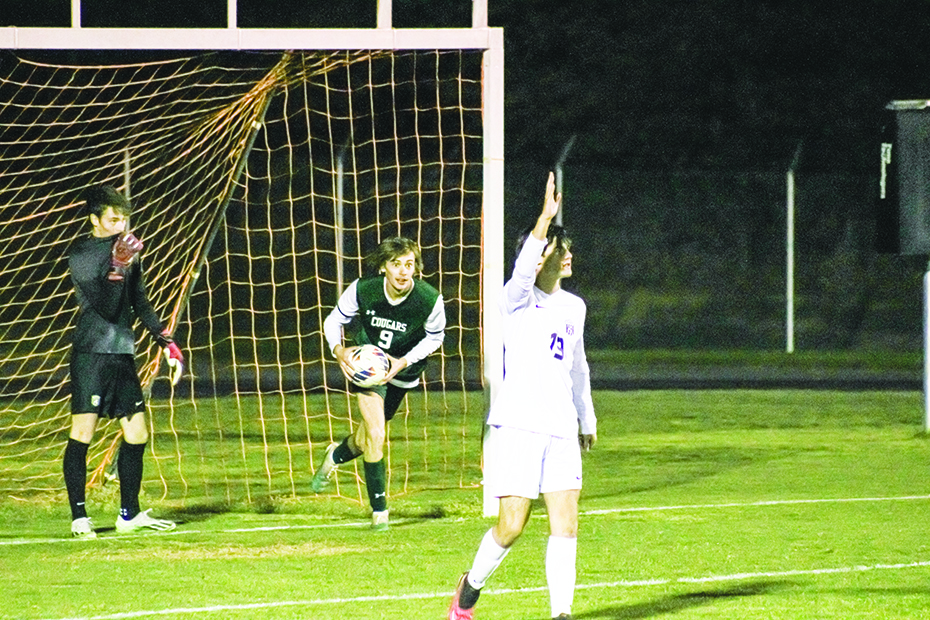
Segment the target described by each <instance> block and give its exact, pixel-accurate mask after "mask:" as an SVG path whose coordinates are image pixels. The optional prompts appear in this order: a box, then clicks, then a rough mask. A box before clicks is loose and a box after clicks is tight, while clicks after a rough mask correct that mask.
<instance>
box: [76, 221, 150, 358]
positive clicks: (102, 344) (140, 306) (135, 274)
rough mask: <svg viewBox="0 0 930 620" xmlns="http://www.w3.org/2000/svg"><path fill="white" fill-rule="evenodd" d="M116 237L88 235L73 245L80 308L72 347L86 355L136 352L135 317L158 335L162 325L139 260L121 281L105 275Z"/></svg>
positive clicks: (108, 267)
mask: <svg viewBox="0 0 930 620" xmlns="http://www.w3.org/2000/svg"><path fill="white" fill-rule="evenodd" d="M115 240H116V235H114V236H112V237H87V238H84V239H81V240H79V241H77V242H76V243H75V244H74V245H73V246H72V248H71V253H70V255H69V258H68V267H69V269H70V271H71V282H72V283H73V284H74V289H75V292H76V294H77V300H78V304H79V305H80V311H79V313H78V319H77V324H76V325H75V329H74V336H73V338H72V342H71V346H72V349H73V350H74V351H81V352H85V353H128V354H130V355H131V354H133V353H135V336H134V334H133V331H132V326H133V323H134V320H135V318H137V317H138V319H139V320H140V321H141V322H142V324H143V325H144V326H145V328H146V329H147V330H148V331H149V332H150V333H151V334H152V336H153V337H155V338H156V339H158V338H159V336H160V334H161V331H162V325H161V321H160V320H159V318H158V315H156V314H155V310H154V308H152V304H151V302H149V299H148V295H147V294H146V292H145V280H144V277H143V274H142V265H141V261H140V260H138V259H137V260H136V261H134V262H133V264H132V265H131V266H130V267H129V268H128V269H127V270H126V273H125V277H124V278H123V279H122V280H119V281H112V280H109V279H107V272H108V271H109V270H110V255H111V252H112V249H113V242H114V241H115Z"/></svg>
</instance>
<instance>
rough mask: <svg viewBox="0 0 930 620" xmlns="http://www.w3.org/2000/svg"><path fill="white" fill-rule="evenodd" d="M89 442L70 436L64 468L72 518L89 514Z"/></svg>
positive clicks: (80, 517) (79, 517)
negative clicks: (87, 501)
mask: <svg viewBox="0 0 930 620" xmlns="http://www.w3.org/2000/svg"><path fill="white" fill-rule="evenodd" d="M88 447H89V445H88V444H86V443H84V442H82V441H78V440H77V439H71V438H70V437H69V438H68V445H67V446H66V447H65V457H64V462H63V463H62V469H64V473H65V488H66V489H68V504H70V505H71V520H72V521H73V520H74V519H83V518H84V517H86V516H87V506H86V505H85V500H86V498H87V448H88Z"/></svg>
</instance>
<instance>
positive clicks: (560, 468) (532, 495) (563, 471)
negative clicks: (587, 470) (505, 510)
mask: <svg viewBox="0 0 930 620" xmlns="http://www.w3.org/2000/svg"><path fill="white" fill-rule="evenodd" d="M484 484H485V486H486V487H487V489H488V491H489V492H490V493H491V495H492V496H493V497H506V496H510V495H515V496H517V497H526V498H529V499H536V498H537V497H539V494H540V493H551V492H553V491H568V490H570V489H580V488H581V446H579V445H578V438H577V437H572V438H571V439H568V438H565V437H553V436H552V435H542V434H540V433H532V432H530V431H524V430H520V429H516V428H509V427H506V426H492V427H491V429H490V432H489V433H488V437H487V439H486V440H485V442H484Z"/></svg>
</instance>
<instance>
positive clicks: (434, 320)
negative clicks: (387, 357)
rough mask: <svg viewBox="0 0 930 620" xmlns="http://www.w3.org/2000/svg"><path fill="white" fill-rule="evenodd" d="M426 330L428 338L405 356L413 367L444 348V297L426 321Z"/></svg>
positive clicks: (439, 299) (439, 300)
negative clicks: (440, 348)
mask: <svg viewBox="0 0 930 620" xmlns="http://www.w3.org/2000/svg"><path fill="white" fill-rule="evenodd" d="M424 328H425V330H426V336H425V337H424V338H423V340H421V341H420V342H418V343H417V344H416V345H414V347H413V348H412V349H410V350H409V351H408V352H407V354H406V355H405V356H404V357H405V358H407V363H408V364H409V365H411V366H412V365H413V364H416V363H417V362H419V361H420V360H422V359H424V358H425V357H427V356H428V355H429V354H430V353H432V352H433V351H435V350H436V349H438V348H439V347H441V346H442V341H443V339H444V338H445V336H446V306H445V303H444V302H443V300H442V295H440V296H439V297H438V298H437V299H436V305H434V306H433V309H432V311H431V312H430V314H429V318H427V319H426V324H425V325H424Z"/></svg>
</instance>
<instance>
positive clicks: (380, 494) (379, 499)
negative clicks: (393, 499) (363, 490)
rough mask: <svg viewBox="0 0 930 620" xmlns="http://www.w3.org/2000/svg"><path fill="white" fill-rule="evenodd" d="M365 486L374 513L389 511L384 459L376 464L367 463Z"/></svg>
mask: <svg viewBox="0 0 930 620" xmlns="http://www.w3.org/2000/svg"><path fill="white" fill-rule="evenodd" d="M365 485H366V486H367V487H368V501H369V502H371V509H372V510H373V511H374V512H384V511H385V510H387V492H386V491H385V487H386V486H387V485H386V476H385V475H384V459H381V460H380V461H378V462H376V463H369V462H368V461H365Z"/></svg>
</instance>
